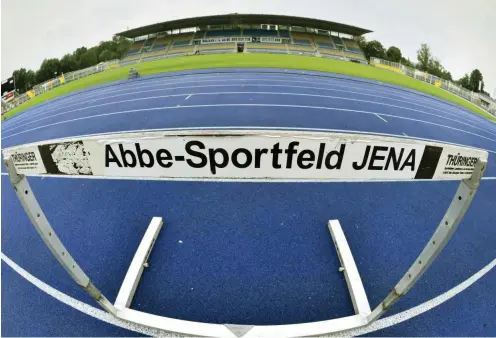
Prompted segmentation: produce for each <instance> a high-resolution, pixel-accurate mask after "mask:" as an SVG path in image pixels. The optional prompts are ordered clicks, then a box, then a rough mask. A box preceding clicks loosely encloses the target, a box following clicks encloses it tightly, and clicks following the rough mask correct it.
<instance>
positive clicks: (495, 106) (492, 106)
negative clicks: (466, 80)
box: [370, 57, 496, 116]
mask: <svg viewBox="0 0 496 338" xmlns="http://www.w3.org/2000/svg"><path fill="white" fill-rule="evenodd" d="M370 64H371V65H374V66H378V67H380V68H386V69H389V70H392V71H396V72H401V73H403V74H405V75H407V76H410V77H412V78H414V79H417V80H421V81H424V82H427V83H430V84H432V85H434V86H436V87H439V88H442V89H444V90H447V91H449V92H451V93H453V94H455V95H457V96H459V97H461V98H463V99H465V100H467V101H470V102H472V103H473V104H475V105H476V106H478V107H480V108H482V109H484V110H486V111H488V112H489V113H491V114H492V115H495V116H496V101H495V100H494V99H492V98H490V97H488V96H486V95H482V94H480V93H475V92H473V91H470V90H467V89H465V88H463V87H460V86H459V85H457V84H455V83H453V82H451V81H448V80H444V79H441V78H439V77H437V76H434V75H432V74H429V73H426V72H422V71H420V70H418V69H414V68H411V67H407V66H404V65H402V64H400V63H397V62H391V61H387V60H383V59H379V58H374V57H372V58H370Z"/></svg>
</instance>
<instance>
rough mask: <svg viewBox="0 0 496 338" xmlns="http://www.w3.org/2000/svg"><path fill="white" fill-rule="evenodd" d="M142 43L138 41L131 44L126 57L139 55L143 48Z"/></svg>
mask: <svg viewBox="0 0 496 338" xmlns="http://www.w3.org/2000/svg"><path fill="white" fill-rule="evenodd" d="M143 43H144V42H143V41H138V42H135V43H133V44H132V45H131V46H130V47H129V50H128V51H127V54H126V56H132V55H136V54H140V53H141V48H142V47H143Z"/></svg>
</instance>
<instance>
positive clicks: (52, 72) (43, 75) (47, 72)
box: [36, 58, 62, 83]
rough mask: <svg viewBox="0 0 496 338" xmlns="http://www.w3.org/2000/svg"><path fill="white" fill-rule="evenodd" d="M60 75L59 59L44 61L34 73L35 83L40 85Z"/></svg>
mask: <svg viewBox="0 0 496 338" xmlns="http://www.w3.org/2000/svg"><path fill="white" fill-rule="evenodd" d="M61 73H62V71H61V66H60V61H59V59H56V58H53V59H45V60H43V62H42V63H41V66H40V69H38V71H37V72H36V82H37V83H42V82H45V81H48V80H50V79H53V78H54V77H55V76H57V75H60V74H61Z"/></svg>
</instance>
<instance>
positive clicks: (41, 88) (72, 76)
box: [2, 59, 120, 115]
mask: <svg viewBox="0 0 496 338" xmlns="http://www.w3.org/2000/svg"><path fill="white" fill-rule="evenodd" d="M119 62H120V61H119V60H117V59H116V60H110V61H107V62H101V63H99V64H97V65H95V66H91V67H88V68H84V69H80V70H76V71H74V72H70V73H63V74H62V75H61V76H59V77H56V78H53V79H50V80H48V81H45V82H43V83H41V84H38V85H36V86H34V88H33V89H31V90H28V91H27V92H26V93H24V94H21V95H17V96H16V97H15V98H14V99H13V100H11V101H10V102H3V101H2V115H3V114H5V113H6V112H8V111H10V110H12V109H14V108H15V107H17V106H19V105H20V104H22V103H24V102H26V101H28V100H30V99H32V98H33V97H35V96H38V95H40V94H43V93H45V92H47V91H50V90H52V89H53V88H56V87H58V86H60V85H62V84H64V83H68V82H72V81H75V80H78V79H81V78H83V77H86V76H89V75H92V74H96V73H101V72H103V71H106V70H110V69H113V68H116V67H119Z"/></svg>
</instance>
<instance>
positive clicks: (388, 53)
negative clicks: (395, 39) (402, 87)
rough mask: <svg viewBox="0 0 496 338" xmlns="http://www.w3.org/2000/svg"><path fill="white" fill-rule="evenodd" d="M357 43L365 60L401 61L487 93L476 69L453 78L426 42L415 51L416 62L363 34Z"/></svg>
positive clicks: (398, 50)
mask: <svg viewBox="0 0 496 338" xmlns="http://www.w3.org/2000/svg"><path fill="white" fill-rule="evenodd" d="M357 42H358V45H359V46H360V48H361V49H362V50H363V53H364V54H365V57H366V58H367V60H370V58H371V57H376V58H380V59H385V60H388V61H391V62H397V63H401V64H402V65H404V66H408V67H412V68H415V69H418V70H421V71H424V72H427V73H429V74H432V75H435V76H437V77H439V78H441V79H445V80H449V81H452V82H455V83H456V84H458V85H459V86H460V87H463V88H465V89H468V90H471V91H473V92H476V93H479V92H480V93H482V94H486V95H489V94H488V93H487V92H485V91H484V78H483V76H482V73H481V72H480V71H479V70H478V69H474V70H473V71H472V72H471V73H470V74H468V73H467V74H465V75H464V76H463V77H461V78H460V79H458V80H454V79H453V76H452V75H451V73H450V72H449V71H448V70H447V69H445V68H444V67H443V65H442V64H441V62H440V61H439V59H438V58H436V57H435V56H434V55H433V54H432V52H431V49H430V47H429V45H427V44H425V43H424V44H422V45H421V46H420V48H419V50H418V51H417V62H412V61H411V60H410V59H409V58H405V57H404V56H403V55H402V53H401V50H400V49H399V48H398V47H396V46H390V47H389V48H388V49H386V48H385V47H384V46H383V45H382V43H380V42H379V41H377V40H372V41H367V40H366V39H365V38H364V37H363V36H361V37H360V38H359V39H358V41H357Z"/></svg>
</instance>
